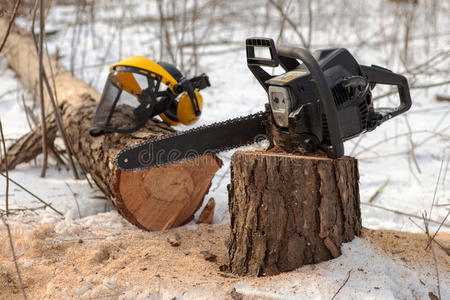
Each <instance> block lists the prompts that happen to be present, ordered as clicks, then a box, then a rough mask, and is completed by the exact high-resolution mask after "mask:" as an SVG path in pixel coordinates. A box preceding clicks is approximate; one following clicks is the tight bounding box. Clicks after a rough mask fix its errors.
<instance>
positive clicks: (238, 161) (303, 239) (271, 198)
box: [228, 150, 361, 276]
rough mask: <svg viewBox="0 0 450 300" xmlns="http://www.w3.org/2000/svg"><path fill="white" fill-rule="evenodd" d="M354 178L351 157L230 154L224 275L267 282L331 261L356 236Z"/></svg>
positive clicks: (357, 209) (357, 216)
mask: <svg viewBox="0 0 450 300" xmlns="http://www.w3.org/2000/svg"><path fill="white" fill-rule="evenodd" d="M358 179H359V174H358V164H357V160H356V159H354V158H351V157H343V158H340V159H329V158H327V157H315V156H298V155H294V154H288V153H277V152H267V151H261V150H258V151H238V152H236V153H234V155H233V157H232V159H231V184H230V185H229V186H228V192H229V210H230V215H231V236H230V243H229V246H228V253H229V259H230V260H229V267H230V270H231V271H232V272H233V273H235V274H238V275H257V276H261V275H274V274H278V273H280V272H286V271H290V270H293V269H295V268H298V267H300V266H302V265H304V264H311V263H318V262H321V261H325V260H329V259H332V258H335V257H338V256H339V255H340V245H341V244H342V243H344V242H348V241H351V240H352V239H353V238H354V236H355V235H359V234H360V232H361V213H360V204H359V187H358Z"/></svg>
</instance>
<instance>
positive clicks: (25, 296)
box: [1, 216, 27, 300]
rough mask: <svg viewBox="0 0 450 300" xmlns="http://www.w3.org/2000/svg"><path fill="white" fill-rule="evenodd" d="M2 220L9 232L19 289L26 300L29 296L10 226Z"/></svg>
mask: <svg viewBox="0 0 450 300" xmlns="http://www.w3.org/2000/svg"><path fill="white" fill-rule="evenodd" d="M1 219H2V222H3V224H4V225H5V227H6V230H7V232H8V239H9V246H10V247H11V252H12V255H13V259H14V265H15V266H16V272H17V278H18V279H19V287H20V290H21V291H22V295H23V298H24V299H25V300H26V299H27V294H26V293H25V289H24V288H23V283H22V276H20V270H19V265H18V264H17V256H16V252H15V251H14V243H13V240H12V236H11V230H10V229H9V224H8V223H6V221H5V219H4V218H3V216H2V217H1Z"/></svg>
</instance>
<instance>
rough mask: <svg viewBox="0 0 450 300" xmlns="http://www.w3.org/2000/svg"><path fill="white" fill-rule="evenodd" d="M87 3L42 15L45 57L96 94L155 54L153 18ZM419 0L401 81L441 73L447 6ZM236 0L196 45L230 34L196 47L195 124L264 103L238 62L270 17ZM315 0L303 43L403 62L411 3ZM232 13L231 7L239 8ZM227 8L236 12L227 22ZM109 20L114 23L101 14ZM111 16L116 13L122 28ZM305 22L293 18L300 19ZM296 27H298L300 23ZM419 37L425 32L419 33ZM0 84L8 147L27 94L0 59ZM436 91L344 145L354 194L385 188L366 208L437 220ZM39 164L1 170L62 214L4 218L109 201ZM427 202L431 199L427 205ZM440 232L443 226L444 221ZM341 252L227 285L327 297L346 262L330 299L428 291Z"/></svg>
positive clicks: (25, 203) (370, 212) (371, 215)
mask: <svg viewBox="0 0 450 300" xmlns="http://www.w3.org/2000/svg"><path fill="white" fill-rule="evenodd" d="M96 2H97V3H96V4H95V6H94V12H95V14H94V15H95V22H91V21H90V20H91V19H89V16H90V14H87V13H86V14H84V15H83V14H81V17H80V14H79V13H78V11H79V10H78V8H77V7H75V6H70V5H68V6H62V5H61V6H53V7H52V8H51V10H50V12H49V16H48V18H47V20H48V21H47V29H48V30H49V31H56V33H55V34H53V35H51V36H49V37H48V49H49V52H50V53H51V54H53V55H54V54H56V53H58V55H60V56H61V60H60V62H61V63H62V64H63V65H64V66H66V67H67V68H69V69H70V68H73V69H74V72H75V75H77V76H79V77H80V78H82V79H83V80H85V81H86V82H88V83H90V84H92V85H93V86H94V87H95V88H97V89H98V90H99V91H101V89H102V88H103V83H104V80H105V79H106V76H107V73H108V66H109V64H113V63H115V62H118V61H119V60H120V59H122V58H125V57H127V56H130V55H145V56H147V57H149V58H150V59H153V60H156V61H157V60H159V59H160V57H161V56H160V54H161V53H160V44H159V39H158V38H155V35H156V34H157V33H158V32H159V31H158V29H157V28H156V25H155V23H151V22H147V23H146V22H145V21H142V23H141V21H140V20H141V19H142V20H144V19H145V18H146V17H149V16H155V15H157V11H158V10H157V7H156V4H155V2H151V1H142V2H141V1H117V2H114V1H112V2H110V1H96ZM200 2H202V1H200ZM225 2H227V1H225ZM300 2H301V1H300ZM300 2H299V3H300ZM424 2H425V3H424ZM431 2H433V1H430V2H427V1H419V4H418V6H417V8H416V9H415V19H414V22H413V23H412V25H411V28H410V34H411V36H410V37H411V41H410V44H409V46H408V47H409V48H408V49H409V54H408V55H407V59H408V61H409V62H408V63H407V64H406V66H407V67H408V69H410V68H414V67H417V72H413V71H411V70H409V71H410V72H409V73H408V74H413V75H411V76H410V77H409V80H410V84H411V85H414V86H416V87H417V86H423V85H427V84H429V83H436V82H446V81H449V79H450V78H449V72H448V69H449V65H450V55H449V52H450V51H449V49H450V32H449V31H448V28H450V18H448V16H449V14H450V3H449V1H438V2H436V1H434V2H433V3H435V4H436V3H437V4H436V5H437V8H434V9H436V11H435V17H434V18H432V17H430V15H431V13H432V12H433V7H432V5H431V4H430V3H431ZM189 3H190V2H189ZM202 3H203V2H202ZM246 3H247V2H245V1H243V2H242V1H230V3H229V4H228V3H225V4H223V5H222V9H225V8H227V9H229V10H230V11H232V12H233V13H230V20H226V21H223V20H222V19H223V18H222V19H221V18H219V17H218V19H220V20H222V22H223V23H219V24H218V25H215V26H212V25H210V26H211V30H210V32H207V35H206V36H205V37H203V38H204V41H205V42H211V41H212V42H216V41H221V40H222V39H227V40H230V41H232V43H229V44H220V43H212V45H211V46H208V47H206V46H205V47H203V48H201V50H200V53H199V57H198V59H199V68H198V73H200V72H206V73H207V74H208V75H209V77H210V80H211V84H212V87H211V88H208V89H206V90H205V91H204V92H202V94H203V96H204V101H205V107H204V111H203V114H202V119H201V121H200V122H199V123H198V124H196V125H195V126H197V125H204V124H209V123H212V122H216V121H222V120H225V119H228V118H233V117H237V116H241V115H246V114H249V113H254V112H258V111H260V110H262V109H263V107H264V104H265V103H266V101H267V96H266V94H265V92H264V90H263V89H262V88H261V86H259V84H258V83H257V81H256V80H255V79H254V78H253V76H252V74H251V72H250V71H249V70H248V68H247V66H246V57H245V48H244V40H245V38H246V37H250V36H268V37H273V38H274V39H276V37H277V36H278V35H279V32H280V25H279V23H280V17H279V13H278V12H277V11H276V10H275V9H271V11H270V13H269V14H268V15H269V19H267V21H264V20H266V19H264V18H266V16H264V14H265V10H264V7H263V5H261V6H260V7H257V6H258V5H255V9H248V8H245V6H246V5H247V4H246ZM255 3H258V4H260V3H265V1H255ZM315 3H316V2H315V1H313V10H314V11H317V15H316V16H315V18H314V20H313V24H314V34H313V35H312V37H313V38H312V47H311V48H312V49H317V48H324V47H346V48H348V49H349V50H350V52H352V53H353V54H354V55H355V57H356V58H357V60H358V61H359V62H360V63H362V64H378V65H381V66H384V67H387V68H391V69H392V70H394V71H396V72H403V71H405V69H406V67H405V65H403V64H402V61H401V59H400V58H401V57H402V53H403V50H404V49H403V48H402V45H401V43H402V42H401V41H402V39H403V37H404V33H405V27H404V22H405V19H406V17H405V16H404V15H405V14H407V13H410V11H411V9H412V8H411V7H412V6H405V7H403V8H402V7H401V6H397V5H395V4H393V3H391V2H390V1H385V0H378V1H341V2H340V5H336V6H333V5H323V6H321V7H320V9H319V8H318V7H316V4H315ZM352 3H353V4H352ZM296 5H298V4H292V9H291V10H289V9H286V11H288V12H292V18H294V19H296V20H298V19H301V18H303V17H305V15H304V12H303V10H301V9H300V8H299V7H296ZM124 8H126V9H124ZM250 10H251V14H250ZM240 11H243V12H241V14H239V12H240ZM207 13H210V14H211V16H212V17H214V16H216V15H219V14H221V13H223V11H221V10H220V9H219V10H218V11H211V12H209V11H207ZM247 14H248V15H247ZM236 15H237V16H236ZM83 16H88V17H83ZM232 16H235V17H236V19H231V18H232ZM262 16H264V18H263V17H262ZM114 18H116V22H113V21H112V20H114ZM80 20H81V21H84V24H85V25H82V26H78V25H74V24H75V23H76V22H77V21H80ZM117 20H120V21H121V22H122V23H121V24H122V25H120V24H119V23H118V22H117ZM302 22H303V21H302ZM305 22H306V21H305ZM17 24H19V25H20V26H22V27H24V28H29V24H30V20H29V18H24V17H21V18H19V19H18V20H17ZM305 24H306V23H303V26H304V25H305ZM206 26H207V25H206ZM201 28H203V29H202V30H204V28H205V25H204V24H203V25H202V27H201ZM224 28H226V30H224ZM300 30H301V31H302V32H303V33H304V34H305V35H306V34H307V30H306V29H305V27H302V28H300ZM200 31H201V30H200ZM427 34H428V37H425V36H426V35H427ZM284 36H285V39H284V42H286V43H291V44H297V45H299V44H300V42H299V40H298V37H297V36H296V35H295V34H294V33H293V30H292V28H290V27H289V26H287V25H286V28H285V33H284ZM74 37H75V38H74ZM286 37H287V38H286ZM290 37H292V38H290ZM385 39H386V41H387V40H390V39H398V40H399V42H397V43H390V42H384V41H385ZM202 41H203V40H202ZM362 41H364V42H362ZM72 53H75V54H74V55H72ZM442 53H444V54H442ZM438 54H439V55H440V58H439V59H437V60H435V61H433V69H429V68H425V69H421V68H420V65H422V64H424V63H426V62H427V61H429V60H432V59H433V57H435V56H436V55H438ZM186 56H188V57H189V55H186ZM162 58H163V59H165V60H168V61H170V57H167V55H162ZM179 59H180V58H179ZM191 75H192V74H191ZM0 82H1V84H0V119H1V121H2V123H3V128H4V132H5V135H6V139H7V144H10V143H11V141H12V140H13V139H16V138H18V137H20V136H21V135H22V134H24V133H26V132H27V131H28V130H29V127H28V123H27V120H26V116H25V113H24V110H23V105H22V98H23V99H24V100H25V102H26V103H28V104H31V103H32V99H31V96H30V95H29V94H28V93H27V92H26V91H25V89H24V87H23V85H22V84H21V83H20V81H19V80H17V78H15V75H14V72H13V71H12V70H10V69H8V66H7V62H6V60H5V59H4V58H3V57H1V56H0ZM378 89H379V92H376V93H375V95H377V94H378V95H380V94H383V93H384V92H386V91H387V90H386V89H383V88H378ZM436 94H443V95H449V94H450V85H449V84H448V83H447V84H446V85H440V86H437V87H433V88H428V89H420V88H416V89H412V90H411V95H412V99H413V107H412V108H411V110H410V111H409V112H408V114H407V115H405V116H400V117H398V118H396V119H393V120H391V121H389V122H386V123H385V124H383V125H382V126H381V127H380V128H377V129H376V130H375V131H374V132H370V133H367V134H365V135H363V136H362V137H361V138H356V139H354V140H351V141H349V142H346V144H345V147H346V154H347V155H352V156H355V157H356V158H358V160H359V171H360V193H361V202H363V203H364V202H368V201H369V199H371V197H372V196H373V195H374V193H375V192H376V191H377V190H378V189H379V188H380V187H381V186H383V185H385V187H384V188H383V189H382V191H381V192H380V193H379V195H378V197H376V198H375V199H374V200H373V202H372V204H373V205H376V206H380V207H384V208H389V209H392V210H395V211H399V212H402V213H406V214H411V215H415V216H419V217H420V216H421V215H422V213H423V212H424V211H427V212H428V214H430V213H431V216H430V217H431V219H433V220H436V221H437V222H441V221H442V220H443V219H444V218H445V216H446V215H447V213H448V210H449V209H450V193H449V190H450V184H449V181H450V176H449V175H448V165H449V161H450V151H449V137H450V118H449V112H450V106H449V103H448V102H436V101H435V95H436ZM395 101H396V98H395V96H393V97H388V98H387V99H384V100H381V101H380V102H382V103H380V105H381V104H383V105H384V104H389V105H392V103H395ZM182 129H184V128H182ZM232 153H233V152H232V151H229V152H225V153H221V154H219V156H220V158H222V160H223V161H224V166H223V167H222V169H220V170H219V171H218V173H217V175H216V176H215V178H214V179H213V183H212V186H211V189H210V192H209V195H208V196H207V197H206V199H208V197H209V196H213V197H214V198H215V200H216V203H217V205H216V214H215V217H214V223H215V224H226V223H228V222H229V218H228V208H227V198H228V195H227V190H226V185H227V184H228V183H229V161H230V157H231V155H232ZM40 169H41V164H40V157H38V159H37V160H36V162H31V163H29V164H24V165H20V166H19V167H18V168H17V169H16V170H13V171H10V172H9V176H10V177H11V178H12V179H14V180H16V181H18V182H19V183H20V184H22V185H23V186H25V187H26V188H28V189H29V190H31V191H32V192H34V193H35V194H37V195H38V196H39V197H41V198H42V199H44V200H45V201H48V202H51V203H52V205H53V206H54V207H55V208H56V209H58V210H59V211H61V212H62V213H63V214H64V217H60V216H58V215H57V214H55V213H54V212H53V211H51V210H49V209H45V210H42V209H41V210H36V211H34V212H33V213H30V212H29V213H27V214H26V215H25V216H24V215H23V214H18V215H15V216H12V217H11V218H10V221H11V222H13V223H15V222H17V223H35V224H37V223H56V226H60V227H64V226H69V225H68V224H71V222H74V221H76V222H77V224H84V225H86V226H91V225H92V223H95V221H94V222H93V220H95V218H96V217H98V220H104V218H105V214H103V213H104V212H105V211H110V210H113V208H112V207H111V205H109V204H108V203H107V201H106V200H105V199H104V198H103V197H102V194H101V192H100V191H99V190H98V189H97V188H96V187H93V188H91V187H90V186H89V184H88V183H87V182H86V181H85V180H74V179H73V178H72V176H71V172H70V171H69V170H66V169H65V167H61V166H57V165H56V163H55V162H54V161H52V160H51V161H50V168H49V170H48V172H47V176H46V178H40V177H39V173H40ZM438 178H439V181H438ZM0 195H1V198H0V209H4V207H5V202H4V199H5V197H4V196H5V181H4V179H3V178H0ZM9 199H10V208H13V209H24V208H28V209H29V208H35V207H40V206H42V204H41V203H39V202H38V201H36V200H35V199H34V198H33V197H31V196H30V195H28V194H27V193H25V192H24V191H22V190H21V189H20V188H18V187H16V186H14V184H11V185H10V194H9ZM433 200H434V203H435V204H436V205H435V206H434V207H433V208H432V202H433ZM205 202H206V201H205ZM361 209H362V221H363V226H365V227H368V228H372V229H378V228H385V229H393V230H400V231H409V232H420V231H421V229H420V228H418V227H417V226H416V225H415V224H414V223H413V222H412V221H411V220H410V219H409V217H408V216H405V215H401V214H398V213H394V212H390V211H386V210H384V209H380V208H377V207H373V206H367V205H364V204H363V205H362V208H361ZM88 216H90V217H88ZM107 216H108V218H111V219H110V220H111V222H112V223H114V222H116V221H117V222H118V220H119V219H120V216H118V214H117V213H113V212H110V213H108V214H107ZM86 217H87V218H86ZM93 218H94V219H93ZM415 221H416V222H417V223H418V224H419V225H422V223H423V222H422V221H421V220H419V219H415ZM187 226H194V225H192V224H190V225H187ZM436 228H437V224H434V223H430V230H431V231H433V230H435V229H436ZM440 230H441V231H445V232H450V223H449V220H447V222H446V223H445V224H444V226H443V227H442V228H441V229H440ZM342 251H343V255H342V256H341V257H340V258H338V259H336V260H333V261H332V262H329V263H325V264H321V265H320V266H319V267H318V270H316V271H315V272H309V271H307V270H309V269H308V268H309V267H304V268H302V269H299V270H298V271H296V272H300V273H302V272H306V273H304V274H303V275H301V274H300V273H299V274H297V275H298V276H297V277H295V280H293V281H290V280H289V279H286V280H282V281H275V282H274V283H273V284H271V282H270V280H267V282H266V285H265V286H264V287H263V288H261V287H259V288H258V289H254V288H253V287H252V284H253V282H252V280H248V281H243V282H242V283H240V284H239V285H238V286H236V290H237V291H241V290H245V291H246V294H249V293H250V294H251V293H252V291H254V294H255V295H258V293H262V294H263V295H266V296H268V295H270V296H274V297H275V296H276V297H279V298H283V299H284V298H291V299H299V298H298V297H300V294H301V295H303V296H304V297H307V298H305V299H312V298H314V297H315V298H318V299H319V298H329V296H330V295H333V293H334V292H335V291H336V288H339V285H340V284H342V283H343V280H345V277H346V275H347V271H348V270H349V268H353V269H355V270H354V271H352V274H351V280H349V282H348V283H347V285H346V288H345V289H343V291H342V292H341V296H342V299H347V298H350V297H353V298H355V299H361V298H364V299H391V298H402V299H404V298H408V299H409V298H411V299H412V298H419V299H422V298H426V297H427V296H428V295H427V291H428V290H427V289H426V288H423V287H422V286H421V285H420V283H419V281H418V280H417V276H418V273H414V272H412V271H411V270H409V269H405V268H403V267H402V266H401V265H399V263H398V262H393V261H391V260H389V259H388V260H386V259H385V257H383V255H382V254H380V253H378V252H377V250H376V249H374V248H373V247H372V246H371V245H369V244H368V242H367V241H364V240H361V239H356V240H355V241H353V242H351V243H349V244H346V245H344V246H343V248H342ZM355 263H358V264H359V263H360V264H361V269H364V270H366V271H367V273H364V272H359V271H357V270H356V268H357V267H356V266H354V265H355ZM322 266H326V267H325V268H322ZM299 276H300V277H302V276H304V279H303V280H301V279H300V278H299ZM317 276H319V277H320V280H319V279H318V280H317V281H311V280H310V279H311V277H314V278H316V277H317ZM427 283H428V282H427ZM361 284H367V286H365V285H363V286H361ZM369 285H370V286H371V288H373V287H380V289H371V292H370V293H369V292H368V291H367V289H369V287H368V286H369ZM319 286H320V287H323V286H328V289H329V290H328V292H326V293H325V292H323V293H319V294H317V293H316V291H317V290H318V287H319ZM275 290H276V292H274V291H275ZM443 290H445V293H446V294H445V295H447V297H450V295H449V290H448V285H444V289H443ZM262 294H261V295H262ZM134 295H138V293H135V294H134ZM305 295H308V296H305ZM131 298H133V297H131ZM193 298H195V296H193ZM443 299H445V297H443Z"/></svg>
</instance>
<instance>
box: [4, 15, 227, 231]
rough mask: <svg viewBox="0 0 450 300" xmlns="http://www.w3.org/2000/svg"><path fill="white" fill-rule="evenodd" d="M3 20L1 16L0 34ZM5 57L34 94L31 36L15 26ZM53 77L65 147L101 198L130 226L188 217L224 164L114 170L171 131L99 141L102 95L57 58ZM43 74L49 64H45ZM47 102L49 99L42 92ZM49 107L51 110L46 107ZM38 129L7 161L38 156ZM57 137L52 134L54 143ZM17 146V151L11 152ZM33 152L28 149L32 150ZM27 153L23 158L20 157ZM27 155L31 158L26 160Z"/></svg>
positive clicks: (154, 126)
mask: <svg viewBox="0 0 450 300" xmlns="http://www.w3.org/2000/svg"><path fill="white" fill-rule="evenodd" d="M6 25H7V22H6V20H5V19H3V18H0V30H2V31H3V29H4V28H6ZM5 55H6V58H7V59H8V62H9V65H10V66H11V67H12V68H13V69H14V70H15V71H16V73H17V75H18V76H19V78H20V79H21V80H22V81H23V83H24V84H25V85H26V87H27V88H28V89H29V90H30V91H31V93H32V94H33V95H36V96H37V95H39V93H38V90H37V88H36V87H37V82H38V74H39V72H38V59H37V55H36V50H35V47H34V44H33V42H32V38H31V36H30V35H29V34H27V33H24V32H22V31H20V30H18V29H17V28H14V29H13V30H12V32H11V34H10V36H9V38H8V41H7V44H6V48H5ZM50 63H51V64H52V69H53V70H54V74H55V77H54V79H55V85H56V94H57V95H58V100H59V104H60V107H61V114H62V121H63V125H64V127H65V130H66V134H67V138H68V140H69V143H70V144H71V145H72V148H73V151H74V154H75V156H76V159H77V161H78V163H79V165H80V166H81V168H82V169H83V170H84V171H85V172H87V173H89V175H90V176H91V177H92V179H93V180H94V182H95V183H96V184H97V186H98V187H99V188H100V189H101V190H102V192H103V193H104V194H105V196H106V197H107V198H108V199H109V200H110V201H112V203H113V204H114V206H115V207H116V208H117V210H118V211H119V212H120V213H121V214H122V215H123V216H124V217H125V218H126V219H127V220H128V221H130V222H131V223H133V224H135V225H136V226H138V227H140V228H143V229H148V230H160V229H167V228H171V227H175V226H179V225H181V224H183V223H185V222H188V221H189V220H190V219H192V216H193V214H194V212H195V211H196V210H197V209H198V208H199V207H200V206H201V204H202V201H203V197H204V196H205V194H206V193H207V192H208V190H209V187H210V185H211V180H212V178H213V176H214V174H215V173H216V171H217V170H218V169H219V168H220V167H221V165H222V162H221V160H220V159H218V158H217V157H216V156H209V157H208V159H204V158H201V159H198V160H197V161H196V162H194V163H189V162H187V163H178V164H174V165H169V166H165V167H161V168H154V169H150V170H144V171H138V172H122V171H120V170H119V169H117V168H116V165H115V157H116V155H117V153H118V152H119V151H120V150H121V149H123V148H124V147H126V146H130V145H132V144H135V143H138V142H141V141H144V140H147V139H151V138H155V137H159V136H162V135H165V134H168V133H172V132H174V130H173V129H172V128H171V127H170V126H168V125H166V124H165V123H162V122H159V121H157V120H154V121H153V120H152V121H149V122H148V123H147V124H146V126H145V127H144V128H142V129H141V130H140V131H139V132H136V133H133V134H116V133H115V134H105V135H102V136H99V137H95V138H94V137H91V136H90V135H89V127H90V124H91V121H92V118H93V115H94V112H95V108H96V103H97V101H98V100H99V98H100V94H99V93H98V92H97V91H96V90H95V89H93V88H92V87H90V86H89V85H87V84H86V83H84V82H83V81H81V80H79V79H77V78H76V77H74V76H73V75H71V74H70V72H68V71H67V70H66V69H64V68H63V67H62V66H61V65H59V64H58V63H57V62H56V61H55V60H53V59H52V60H51V62H50ZM45 68H46V71H47V74H48V75H50V74H51V73H50V70H51V69H50V64H49V62H48V61H47V60H45ZM45 96H46V103H47V104H48V102H49V100H48V95H47V94H46V95H45ZM46 106H47V112H49V111H50V110H51V109H50V107H51V106H50V105H46ZM47 125H48V130H49V132H52V133H56V124H55V122H50V123H48V124H47ZM40 134H41V129H40V126H37V127H36V128H35V129H34V130H33V131H31V132H30V133H28V134H27V135H26V136H24V137H22V138H21V139H19V142H20V145H12V146H11V149H19V150H18V151H11V152H10V155H9V157H8V161H11V162H13V161H14V162H15V165H17V164H18V163H20V162H21V161H20V159H18V158H17V157H11V155H16V156H17V155H22V156H23V157H26V159H24V160H23V161H26V160H29V159H32V157H33V156H36V155H37V154H38V153H39V152H40V149H41V147H37V146H36V143H40V142H39V141H40V138H39V136H40ZM54 137H55V135H54V134H52V135H50V139H49V142H50V143H52V142H53V139H54ZM14 147H15V148H14ZM31 150H32V151H31ZM23 153H26V155H23ZM30 157H31V158H30Z"/></svg>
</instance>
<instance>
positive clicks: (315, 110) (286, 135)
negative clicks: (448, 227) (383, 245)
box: [116, 38, 411, 171]
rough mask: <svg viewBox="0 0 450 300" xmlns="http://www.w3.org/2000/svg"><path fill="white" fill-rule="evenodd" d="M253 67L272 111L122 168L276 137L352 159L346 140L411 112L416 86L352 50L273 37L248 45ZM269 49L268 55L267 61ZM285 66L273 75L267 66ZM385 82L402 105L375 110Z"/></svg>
mask: <svg viewBox="0 0 450 300" xmlns="http://www.w3.org/2000/svg"><path fill="white" fill-rule="evenodd" d="M246 51H247V65H248V67H249V69H250V71H251V72H252V73H253V75H254V76H255V77H256V79H257V80H258V82H259V83H260V84H261V85H262V87H263V88H264V89H265V90H266V92H267V95H268V99H269V103H268V104H266V105H265V106H266V107H265V111H262V112H259V113H256V114H252V115H249V116H245V117H239V118H236V119H231V120H227V121H224V122H220V123H214V124H211V125H208V126H201V127H197V128H194V129H191V130H187V131H183V132H177V133H174V134H170V135H166V136H164V137H161V138H155V139H152V140H149V141H146V142H143V143H140V144H137V145H133V146H131V147H129V148H126V149H124V150H122V151H121V152H120V153H119V154H118V156H117V158H116V162H117V165H118V167H119V168H120V169H121V170H124V171H131V170H140V169H148V168H153V167H159V166H163V165H166V164H170V163H174V162H178V161H184V160H188V159H192V158H196V157H199V156H205V155H208V154H213V153H217V152H220V151H225V150H230V149H233V148H237V147H240V146H244V145H249V144H253V143H255V142H257V141H260V140H261V139H268V140H269V142H270V146H269V147H273V146H274V145H277V146H280V147H281V148H285V149H288V150H289V151H295V149H302V151H303V153H314V152H320V151H323V152H325V153H326V155H327V156H328V157H330V158H339V157H341V156H343V155H344V141H347V140H349V139H352V138H354V137H356V136H358V135H360V134H362V133H365V132H368V131H372V130H374V129H375V128H376V127H378V126H379V125H381V124H382V123H383V122H385V121H387V120H389V119H391V118H393V117H395V116H398V115H399V114H401V113H404V112H406V111H407V110H408V109H409V108H410V107H411V96H410V93H409V87H408V81H407V80H406V78H405V77H404V76H402V75H400V74H396V73H394V72H392V71H390V70H388V69H385V68H382V67H379V66H376V65H372V66H365V65H360V64H358V62H357V61H356V60H355V58H354V57H353V56H352V55H351V54H350V52H349V51H348V50H346V49H344V48H336V49H325V50H319V51H315V52H314V53H313V54H311V53H310V52H309V51H307V50H305V49H302V48H296V47H288V46H279V47H275V44H274V42H273V40H272V39H269V38H249V39H247V40H246ZM262 51H266V53H265V54H266V55H260V53H261V52H262ZM278 66H281V67H282V68H283V69H284V71H285V73H283V74H281V75H277V76H275V75H270V74H269V73H267V72H266V71H265V70H264V69H263V67H278ZM377 84H383V85H394V86H397V89H398V94H399V98H400V103H399V105H398V106H397V107H389V108H374V106H373V102H372V90H373V89H374V87H375V86H376V85H377Z"/></svg>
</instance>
